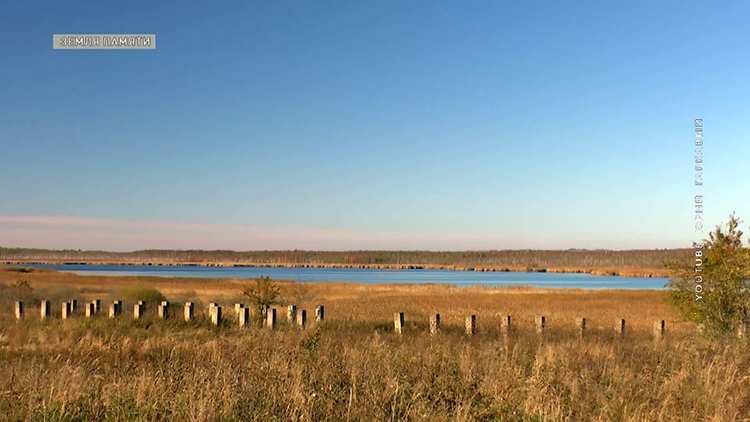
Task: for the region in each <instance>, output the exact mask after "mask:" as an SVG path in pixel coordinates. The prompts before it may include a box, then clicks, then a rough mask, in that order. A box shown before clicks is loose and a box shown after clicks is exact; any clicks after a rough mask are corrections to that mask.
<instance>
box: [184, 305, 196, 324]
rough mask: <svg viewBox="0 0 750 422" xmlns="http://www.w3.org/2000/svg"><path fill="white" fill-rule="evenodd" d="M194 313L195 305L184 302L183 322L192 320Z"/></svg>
mask: <svg viewBox="0 0 750 422" xmlns="http://www.w3.org/2000/svg"><path fill="white" fill-rule="evenodd" d="M194 313H195V305H194V304H193V302H185V321H190V320H191V319H193V317H194Z"/></svg>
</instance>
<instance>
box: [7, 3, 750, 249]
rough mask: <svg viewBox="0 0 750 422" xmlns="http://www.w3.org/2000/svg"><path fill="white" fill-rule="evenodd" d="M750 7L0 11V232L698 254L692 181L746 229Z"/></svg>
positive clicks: (150, 241)
mask: <svg viewBox="0 0 750 422" xmlns="http://www.w3.org/2000/svg"><path fill="white" fill-rule="evenodd" d="M748 16H750V3H747V2H705V1H703V2H685V1H679V2H678V1H669V2H667V1H664V2H652V1H641V2H619V3H617V4H615V3H614V2H602V1H577V2H568V1H566V2H563V1H554V2H501V1H474V2H470V4H469V3H467V2H458V1H437V2H436V1H423V0H419V1H417V0H415V1H406V2H403V1H392V0H385V1H338V2H328V1H322V0H318V1H306V2H303V1H266V2H251V1H237V2H219V1H216V2H189V1H158V2H156V1H149V2H146V1H127V2H104V1H80V2H47V1H45V2H38V1H23V2H21V1H18V2H15V1H14V2H4V3H3V4H2V5H1V6H0V39H2V40H3V43H2V44H3V45H2V53H0V75H2V77H1V78H0V245H2V246H26V247H52V248H76V249H77V248H82V249H90V248H94V249H108V250H129V249H139V248H203V249H214V248H227V249H286V248H289V249H294V248H300V249H446V250H457V249H506V248H513V249H515V248H540V249H550V248H554V249H557V248H611V249H630V248H671V247H689V246H690V244H691V243H690V242H691V241H693V240H697V239H699V238H700V237H701V236H700V234H699V233H698V234H696V233H695V232H694V230H693V218H694V214H693V204H692V198H693V195H695V194H698V193H703V194H704V195H705V206H706V210H707V212H706V214H705V216H706V220H707V225H708V226H709V227H713V226H715V225H716V224H719V223H722V222H725V221H726V220H727V217H728V215H729V214H730V213H731V212H732V211H736V212H737V214H738V215H740V217H743V218H744V219H746V223H745V224H743V227H745V228H747V226H748V222H750V196H749V194H750V178H749V177H748V175H750V166H749V165H748V158H750V139H749V136H748V134H749V133H750V127H748V125H749V124H750V101H749V100H748V99H749V98H750V77H748V70H749V69H750V44H749V43H748V40H750V26H748V24H747V18H748ZM68 33H70V34H107V33H109V34H123V33H126V34H151V33H155V34H156V49H155V50H136V51H112V50H53V49H52V34H68ZM696 118H701V119H704V120H703V121H704V125H705V126H704V128H705V140H706V141H705V142H706V144H705V148H704V150H703V152H704V154H705V157H706V158H705V161H706V163H705V165H704V167H705V171H704V176H705V179H706V185H704V187H703V188H704V189H702V190H700V191H699V189H697V188H696V187H695V186H694V184H693V180H694V173H695V172H694V168H693V165H694V164H693V161H694V155H695V151H694V146H693V141H694V139H695V137H694V134H695V132H694V126H693V120H694V119H696ZM745 231H748V230H745Z"/></svg>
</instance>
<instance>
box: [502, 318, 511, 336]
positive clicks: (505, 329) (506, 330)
mask: <svg viewBox="0 0 750 422" xmlns="http://www.w3.org/2000/svg"><path fill="white" fill-rule="evenodd" d="M512 322H513V321H512V319H511V317H510V315H503V319H502V320H501V321H500V332H501V333H502V334H503V338H505V339H507V338H508V335H509V334H510V328H511V324H512Z"/></svg>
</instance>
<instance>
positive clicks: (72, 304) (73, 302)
mask: <svg viewBox="0 0 750 422" xmlns="http://www.w3.org/2000/svg"><path fill="white" fill-rule="evenodd" d="M76 312H78V300H77V299H72V300H71V301H70V313H71V314H74V313H76Z"/></svg>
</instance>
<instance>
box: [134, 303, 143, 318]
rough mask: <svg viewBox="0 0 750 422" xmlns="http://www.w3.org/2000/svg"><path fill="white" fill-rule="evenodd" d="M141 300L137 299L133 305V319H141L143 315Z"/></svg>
mask: <svg viewBox="0 0 750 422" xmlns="http://www.w3.org/2000/svg"><path fill="white" fill-rule="evenodd" d="M143 308H144V305H143V301H140V300H139V301H138V303H136V304H135V305H133V319H141V318H142V317H143Z"/></svg>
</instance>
